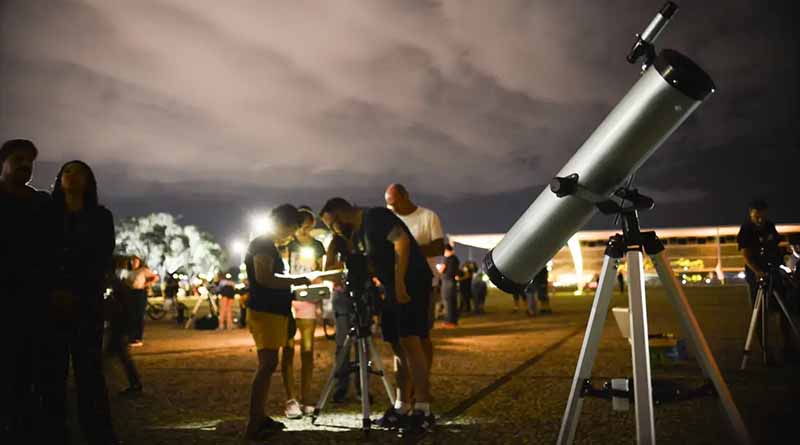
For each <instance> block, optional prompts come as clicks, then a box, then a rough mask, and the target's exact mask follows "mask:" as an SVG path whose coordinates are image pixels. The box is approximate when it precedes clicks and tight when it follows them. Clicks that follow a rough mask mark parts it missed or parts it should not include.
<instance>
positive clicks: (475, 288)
mask: <svg viewBox="0 0 800 445" xmlns="http://www.w3.org/2000/svg"><path fill="white" fill-rule="evenodd" d="M485 276H486V274H485V273H483V271H482V270H478V271H477V272H476V273H475V276H474V277H473V278H472V296H473V297H475V313H476V314H483V313H484V309H483V308H484V306H485V305H486V293H487V291H488V286H486V281H485V280H484V277H485Z"/></svg>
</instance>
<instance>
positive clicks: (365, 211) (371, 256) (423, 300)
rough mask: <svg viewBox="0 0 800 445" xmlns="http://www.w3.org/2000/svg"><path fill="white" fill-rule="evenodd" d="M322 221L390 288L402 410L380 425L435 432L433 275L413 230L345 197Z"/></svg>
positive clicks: (385, 322)
mask: <svg viewBox="0 0 800 445" xmlns="http://www.w3.org/2000/svg"><path fill="white" fill-rule="evenodd" d="M320 216H321V217H322V220H323V221H324V222H325V224H326V225H327V226H328V227H329V228H330V229H331V230H332V231H333V232H334V233H336V234H338V235H340V236H342V237H344V238H345V239H348V240H350V242H351V243H352V245H353V250H354V252H355V253H360V254H365V255H366V256H367V260H368V263H369V266H370V267H371V269H372V272H373V274H374V276H375V277H376V278H377V279H378V280H380V282H381V284H382V285H383V287H384V291H385V298H386V301H385V303H384V305H383V311H382V313H381V331H382V332H383V336H384V340H386V341H387V342H389V343H390V344H391V345H392V349H393V350H394V353H395V356H396V360H398V362H399V365H398V368H397V386H398V392H399V396H398V398H397V399H398V403H397V406H400V408H397V407H390V408H389V409H388V410H387V412H386V413H385V414H384V416H383V418H381V419H380V420H379V421H378V425H380V426H383V427H386V428H401V429H403V430H404V431H406V432H409V433H418V432H424V431H427V430H429V429H430V428H432V427H433V423H434V416H433V414H431V411H430V387H429V381H428V365H427V360H426V356H425V352H424V350H423V347H422V342H421V339H423V338H427V337H428V336H429V333H430V320H429V317H430V313H429V310H428V309H429V301H430V300H429V299H430V292H431V282H432V280H433V275H432V273H431V271H430V268H429V266H428V263H427V261H426V260H425V256H424V255H423V253H422V250H421V249H420V248H419V245H417V242H416V241H415V240H414V237H413V236H412V235H411V232H410V231H409V230H408V227H406V225H405V224H404V223H403V221H401V220H400V218H398V217H397V216H396V215H395V214H394V213H392V211H391V210H389V209H387V208H384V207H373V208H358V207H354V206H352V205H351V204H350V203H349V202H347V201H345V200H344V199H342V198H333V199H331V200H329V201H328V202H327V203H326V204H325V206H324V207H323V208H322V210H321V211H320ZM412 393H413V395H414V398H415V403H414V405H413V407H412V406H411V394H412ZM412 409H413V411H412Z"/></svg>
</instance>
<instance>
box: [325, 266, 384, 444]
mask: <svg viewBox="0 0 800 445" xmlns="http://www.w3.org/2000/svg"><path fill="white" fill-rule="evenodd" d="M346 265H347V267H346V271H345V274H346V275H345V276H346V279H345V287H346V289H347V296H348V299H349V302H350V313H349V315H350V320H349V322H350V328H349V329H348V332H347V338H345V341H344V345H343V346H342V349H341V350H340V351H339V354H337V356H336V363H335V364H334V366H333V367H332V368H331V373H330V376H329V377H328V380H327V382H325V386H324V387H323V390H322V395H321V396H320V398H319V401H318V402H317V405H316V406H315V407H314V414H313V416H312V421H311V423H312V424H316V421H317V418H318V417H319V416H320V414H321V413H322V411H323V410H324V409H325V406H326V405H327V403H328V399H329V398H330V395H331V393H332V392H333V387H334V384H335V383H336V381H337V379H348V378H349V375H350V374H352V373H356V372H357V373H358V381H359V388H360V391H361V430H362V431H363V432H364V433H365V434H368V433H369V431H370V430H371V428H372V419H371V417H370V415H371V411H370V410H371V401H370V397H369V378H370V375H375V376H378V377H379V378H380V379H381V382H382V383H383V388H384V389H385V390H386V396H387V397H388V399H389V403H390V404H394V391H393V390H392V386H391V385H390V384H389V381H388V380H387V379H386V372H385V371H384V369H383V362H382V361H381V356H380V353H379V352H378V350H377V349H375V346H374V345H373V343H372V324H373V319H372V316H373V315H374V313H375V310H374V301H375V299H376V298H378V297H377V295H375V293H376V292H377V289H376V288H375V286H374V285H373V284H372V281H371V279H370V277H369V274H368V272H367V259H366V257H365V256H364V255H361V254H358V253H351V254H350V255H348V257H347V261H346ZM354 343H355V345H356V357H357V359H356V360H355V361H352V362H351V361H350V349H351V348H352V346H353V344H354ZM340 370H341V372H340V373H339V374H337V371H340Z"/></svg>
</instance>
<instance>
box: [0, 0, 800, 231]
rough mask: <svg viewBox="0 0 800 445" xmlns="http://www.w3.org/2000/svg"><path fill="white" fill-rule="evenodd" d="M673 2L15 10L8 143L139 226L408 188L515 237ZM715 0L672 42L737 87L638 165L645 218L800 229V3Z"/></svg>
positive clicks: (7, 9) (142, 4) (7, 41)
mask: <svg viewBox="0 0 800 445" xmlns="http://www.w3.org/2000/svg"><path fill="white" fill-rule="evenodd" d="M661 3H662V2H661V1H660V0H659V1H651V0H647V1H635V0H610V1H604V2H586V1H579V0H568V1H556V0H552V1H522V0H503V1H495V2H482V1H474V2H465V1H457V0H448V1H444V0H442V1H422V0H420V1H402V2H398V1H388V0H382V1H363V0H362V1H357V0H350V1H337V2H335V4H334V2H317V1H293V2H263V1H255V0H248V1H244V0H243V1H238V2H218V1H213V0H141V1H136V2H131V1H122V0H85V1H47V0H5V1H3V2H1V3H0V7H2V9H0V14H2V16H0V39H1V40H0V41H1V42H2V47H1V49H0V51H2V52H1V53H0V55H2V65H0V70H1V71H0V88H1V90H0V94H1V95H0V137H3V138H10V137H30V138H32V139H35V140H36V141H37V143H38V144H39V145H40V146H41V148H42V160H43V161H46V162H49V163H52V164H53V165H56V164H58V163H59V162H63V161H65V160H67V159H72V158H82V159H85V160H87V161H88V162H90V163H91V164H92V165H94V166H95V168H96V169H97V170H98V174H99V176H100V177H101V179H103V178H105V179H106V180H105V181H103V182H102V185H103V187H104V195H105V197H106V201H107V202H109V203H111V204H112V207H114V208H115V209H117V210H118V213H120V214H132V213H136V212H144V211H148V210H151V209H154V208H159V209H163V210H170V209H174V210H175V211H181V212H184V213H187V214H189V213H191V214H192V215H195V216H198V215H200V214H205V213H206V212H204V211H202V212H187V211H186V210H187V209H189V208H190V207H191V206H193V205H198V204H200V203H202V202H208V203H213V204H211V207H216V208H224V209H226V211H227V212H229V213H231V219H239V218H240V217H241V215H242V214H243V213H246V212H247V210H246V209H247V208H248V207H250V206H257V205H268V204H271V203H277V202H279V201H281V200H288V201H293V202H299V201H304V202H308V203H312V202H317V203H319V202H322V200H323V199H324V197H326V196H327V195H328V194H337V195H345V196H351V197H353V198H357V199H358V200H361V201H362V202H367V201H369V202H371V203H374V204H381V198H382V193H383V188H384V187H385V185H386V184H387V183H389V182H394V181H402V182H404V183H406V184H408V186H409V188H411V189H412V191H413V192H414V193H415V196H417V197H418V199H420V200H422V201H421V202H422V203H424V204H426V205H428V206H430V207H434V208H437V209H439V210H440V211H441V212H442V213H444V214H445V215H444V216H445V219H446V220H447V221H448V226H449V230H451V231H498V230H504V229H505V228H507V227H508V225H510V224H511V223H512V222H513V221H514V219H515V218H516V217H517V216H518V215H519V214H521V213H522V211H523V210H524V209H525V207H527V204H528V203H530V202H531V200H532V199H533V198H534V197H535V196H536V194H538V192H539V191H541V189H543V187H544V186H543V184H545V183H546V182H547V181H548V179H549V177H550V176H551V175H552V174H553V173H555V172H556V171H557V170H558V169H559V167H560V166H561V165H563V163H564V162H565V161H566V160H567V159H569V157H570V156H571V155H572V154H573V153H574V152H575V150H576V149H577V148H578V147H579V146H580V145H581V144H582V143H583V141H584V140H585V139H586V138H587V137H588V136H589V134H590V133H591V132H592V130H593V129H594V128H595V127H596V126H597V125H598V124H599V122H600V121H601V120H602V119H603V117H604V116H605V115H606V114H607V113H608V111H610V109H611V108H612V107H613V106H614V105H615V104H616V103H617V101H618V100H619V99H620V98H621V97H622V96H623V95H624V94H625V92H626V91H627V90H628V88H630V86H631V85H632V84H633V83H634V82H635V81H636V78H637V72H636V71H637V70H636V68H635V67H632V66H630V65H628V64H627V63H626V62H625V61H624V57H625V54H626V52H627V50H628V48H629V47H630V45H631V44H632V43H633V34H634V33H636V32H640V31H641V29H642V28H643V26H644V25H645V24H646V23H647V21H648V20H650V18H651V17H652V15H653V14H654V12H655V11H656V10H658V8H659V7H660V6H661ZM712 3H715V2H703V1H684V2H681V7H682V9H681V10H680V11H679V12H678V14H677V15H676V17H675V19H674V20H673V23H672V24H671V25H670V28H669V29H668V30H667V31H666V32H665V34H664V35H663V37H662V38H661V40H660V41H659V45H660V46H662V47H673V48H677V49H680V50H681V51H682V52H685V53H686V54H687V55H689V56H690V57H692V58H694V59H695V60H696V61H697V62H698V63H699V64H700V65H701V66H703V67H704V68H705V69H706V70H707V71H708V72H709V73H710V74H711V76H712V77H713V78H714V80H715V82H716V84H717V86H718V92H717V93H716V94H715V95H714V96H712V97H711V99H710V100H709V101H708V102H707V103H706V104H704V105H703V107H701V109H700V110H698V112H697V113H696V114H695V115H694V116H692V117H691V118H690V119H689V120H688V121H687V122H686V123H685V124H684V126H683V127H682V128H681V129H679V130H678V132H676V134H675V135H674V136H673V137H672V138H671V139H670V140H668V141H667V142H666V143H665V144H664V146H663V147H662V148H661V149H660V150H659V151H658V152H656V154H655V155H654V156H653V158H652V159H651V160H650V161H649V162H648V163H647V164H645V166H644V167H643V168H642V170H641V171H640V172H639V173H638V174H637V184H639V185H640V186H641V187H642V188H643V190H646V191H648V192H649V193H651V194H653V195H654V196H655V197H657V198H658V200H659V202H660V203H662V204H663V205H661V206H659V207H658V209H657V210H656V211H654V212H653V213H652V214H651V215H649V216H648V217H649V218H652V221H653V222H654V223H655V224H664V225H666V224H669V225H687V224H704V223H708V224H711V223H714V224H716V223H735V222H736V221H738V218H739V215H740V213H741V212H740V208H739V207H740V206H741V203H743V202H746V201H747V200H748V199H749V197H750V196H751V195H755V194H762V195H768V196H774V198H773V202H776V203H779V206H773V207H774V208H775V213H776V215H777V216H778V217H779V218H782V219H795V220H800V213H799V212H800V211H799V210H798V206H797V205H796V203H795V202H794V201H793V200H792V199H791V198H790V195H789V190H793V189H796V186H794V183H795V182H796V179H794V178H795V177H796V173H795V171H794V170H795V169H796V166H797V165H798V163H800V149H798V148H799V147H798V143H797V136H796V130H795V127H797V124H798V119H797V117H798V113H797V111H798V109H797V101H798V91H797V88H798V86H797V85H798V84H797V78H798V74H800V73H798V70H797V53H798V51H797V50H798V48H797V46H798V45H797V41H796V36H795V31H794V29H793V28H794V23H795V22H796V19H797V14H796V12H795V11H794V8H795V7H794V5H793V2H789V1H773V0H769V1H748V0H730V1H725V2H724V7H723V5H722V4H712ZM748 153H750V154H748ZM47 165H49V164H42V168H44V169H45V170H46V169H47V168H49V167H47ZM39 177H40V176H38V175H37V178H39ZM37 180H38V179H37ZM323 195H325V196H323ZM201 207H205V205H201ZM464 209H470V210H464ZM686 209H693V210H692V211H685V210H686ZM679 210H680V211H679ZM198 217H199V216H198ZM203 224H207V225H208V227H210V228H212V230H214V231H215V232H217V234H219V235H220V236H229V234H230V233H232V232H233V231H234V230H235V229H234V228H233V225H234V224H233V223H228V222H226V223H222V222H217V221H211V222H209V221H207V220H203ZM593 224H602V221H600V220H596V221H595V222H593Z"/></svg>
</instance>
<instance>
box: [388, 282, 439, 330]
mask: <svg viewBox="0 0 800 445" xmlns="http://www.w3.org/2000/svg"><path fill="white" fill-rule="evenodd" d="M409 294H410V296H411V301H410V302H408V303H406V304H398V303H392V304H387V305H385V306H384V308H383V311H382V312H381V332H382V333H383V339H384V340H385V341H387V342H389V343H396V342H397V341H398V340H400V338H401V337H419V338H428V336H429V335H430V331H431V311H430V297H431V289H430V288H429V287H424V288H423V289H420V290H418V291H414V292H412V291H410V290H409Z"/></svg>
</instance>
